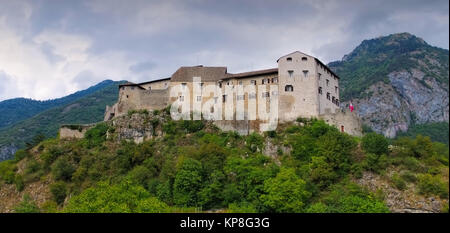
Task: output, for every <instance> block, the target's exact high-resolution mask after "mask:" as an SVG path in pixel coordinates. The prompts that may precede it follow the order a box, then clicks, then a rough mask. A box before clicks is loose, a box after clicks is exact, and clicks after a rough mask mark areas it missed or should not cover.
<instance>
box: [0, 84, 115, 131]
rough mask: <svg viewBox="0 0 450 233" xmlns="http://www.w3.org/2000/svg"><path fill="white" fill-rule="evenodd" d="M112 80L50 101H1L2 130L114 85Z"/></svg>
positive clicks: (0, 125)
mask: <svg viewBox="0 0 450 233" xmlns="http://www.w3.org/2000/svg"><path fill="white" fill-rule="evenodd" d="M113 82H114V81H112V80H110V79H106V80H103V81H102V82H100V83H97V84H95V85H93V86H91V87H89V88H87V89H85V90H81V91H77V92H75V93H72V94H70V95H67V96H64V97H61V98H56V99H48V100H34V99H31V98H23V97H19V98H13V99H7V100H3V101H0V129H2V128H5V127H8V126H10V125H13V124H14V123H16V122H19V121H22V120H25V119H27V118H29V117H32V116H35V115H36V114H38V113H41V112H43V111H45V110H47V109H50V108H53V107H57V106H61V105H65V104H68V103H71V102H73V101H76V100H77V99H79V98H82V97H83V96H86V95H89V94H91V93H93V92H95V91H98V90H100V89H102V88H103V87H106V86H108V85H110V84H111V83H113Z"/></svg>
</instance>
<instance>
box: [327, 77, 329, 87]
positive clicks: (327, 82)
mask: <svg viewBox="0 0 450 233" xmlns="http://www.w3.org/2000/svg"><path fill="white" fill-rule="evenodd" d="M328 84H330V80H328V79H327V87H328Z"/></svg>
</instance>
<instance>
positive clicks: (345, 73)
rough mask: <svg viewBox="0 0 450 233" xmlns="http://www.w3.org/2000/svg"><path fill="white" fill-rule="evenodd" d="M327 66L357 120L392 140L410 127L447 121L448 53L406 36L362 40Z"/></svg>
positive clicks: (414, 37) (395, 35) (344, 101)
mask: <svg viewBox="0 0 450 233" xmlns="http://www.w3.org/2000/svg"><path fill="white" fill-rule="evenodd" d="M329 66H330V68H331V69H333V70H334V71H335V72H336V73H337V74H338V75H339V76H340V77H341V82H340V85H341V99H342V100H343V102H342V105H343V106H346V105H348V103H349V101H350V100H351V101H352V103H353V105H354V106H355V108H356V111H357V113H358V114H359V116H360V117H361V118H362V120H363V122H364V123H365V124H366V125H367V126H369V127H371V128H372V129H373V130H375V131H376V132H378V133H383V134H384V135H386V136H388V137H395V136H396V135H397V132H399V131H407V130H408V128H409V126H411V125H419V127H420V125H421V124H426V123H432V122H448V120H449V102H448V100H449V95H448V91H449V90H448V85H449V51H448V50H445V49H441V48H437V47H433V46H430V45H428V44H427V43H426V42H425V41H424V40H422V39H421V38H418V37H416V36H414V35H411V34H409V33H399V34H392V35H389V36H385V37H379V38H375V39H371V40H364V41H363V42H362V43H361V44H360V45H359V46H358V47H356V48H355V49H354V50H353V51H352V52H351V53H350V54H348V55H345V56H344V57H343V59H342V60H341V61H336V62H331V63H330V64H329Z"/></svg>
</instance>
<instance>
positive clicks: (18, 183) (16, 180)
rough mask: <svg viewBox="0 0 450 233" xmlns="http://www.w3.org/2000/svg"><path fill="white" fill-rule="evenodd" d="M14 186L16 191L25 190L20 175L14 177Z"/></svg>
mask: <svg viewBox="0 0 450 233" xmlns="http://www.w3.org/2000/svg"><path fill="white" fill-rule="evenodd" d="M14 184H15V185H16V189H17V191H19V192H22V191H23V189H24V188H25V184H24V182H23V178H22V176H21V175H16V177H15V178H14Z"/></svg>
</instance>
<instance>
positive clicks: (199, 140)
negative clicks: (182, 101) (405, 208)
mask: <svg viewBox="0 0 450 233" xmlns="http://www.w3.org/2000/svg"><path fill="white" fill-rule="evenodd" d="M135 114H144V115H147V116H148V115H149V113H135ZM160 114H161V113H160ZM162 114H164V113H162ZM124 117H129V118H130V119H131V116H124ZM133 119H134V118H133ZM146 119H147V118H146ZM164 119H165V118H164ZM145 122H147V123H145V124H154V123H153V121H152V120H151V119H147V121H145ZM111 127H112V126H109V128H108V127H107V126H105V124H100V125H98V126H97V127H96V128H94V129H92V130H90V132H89V133H88V135H89V136H87V138H85V139H82V140H73V141H70V140H69V141H67V140H58V139H51V140H48V141H45V142H43V143H41V144H40V145H39V146H37V147H35V148H34V149H33V150H32V151H30V152H29V153H23V152H21V154H20V155H18V156H17V158H18V159H17V161H18V162H13V161H8V162H3V163H0V183H1V182H5V183H7V179H8V177H9V182H10V183H11V182H12V183H13V184H5V185H4V186H3V187H4V188H0V192H8V191H7V190H11V189H12V190H14V183H15V187H16V189H19V190H22V189H23V190H24V191H22V192H21V193H20V195H19V194H17V195H16V196H17V197H16V198H15V201H14V203H17V202H18V200H20V199H21V196H22V195H23V194H25V193H31V192H34V193H36V192H35V191H33V188H32V187H34V186H32V185H33V184H41V183H46V184H45V185H48V183H50V184H55V182H56V181H58V187H63V188H61V189H54V191H51V187H55V185H50V191H48V190H49V188H48V187H47V188H45V190H46V191H45V192H47V196H46V199H45V202H42V199H41V201H40V202H39V203H37V205H36V204H32V206H34V207H36V208H33V209H29V208H28V209H27V208H25V207H26V206H28V207H29V206H30V205H28V204H30V203H25V204H27V205H23V206H24V208H22V209H21V210H20V211H23V212H27V211H32V210H37V209H38V208H37V207H39V208H40V211H44V212H55V211H69V212H78V211H81V212H99V211H105V212H122V211H131V212H139V211H144V212H152V211H157V212H161V211H162V212H184V211H189V212H192V211H199V210H201V209H203V210H208V209H222V211H230V212H385V211H387V207H386V206H385V204H384V203H383V196H384V195H383V194H382V193H378V192H377V193H375V192H369V191H368V190H365V189H364V188H362V187H360V186H359V185H357V184H356V183H354V182H352V180H354V179H358V178H359V177H361V173H362V172H364V171H371V172H376V173H379V174H384V175H383V176H385V177H386V179H387V180H388V183H389V184H392V185H394V187H396V189H401V190H403V189H408V190H409V191H411V190H416V189H419V190H421V191H423V192H424V193H422V194H420V195H419V194H417V195H419V196H421V195H426V196H428V195H432V196H434V197H435V198H439V197H436V195H438V196H439V195H441V198H443V199H446V200H448V149H446V148H445V147H441V146H439V145H436V146H434V145H432V144H431V142H430V141H428V140H427V139H424V138H420V139H417V140H415V141H414V140H409V141H408V139H406V141H405V139H402V140H403V141H399V142H398V144H397V147H394V148H399V149H401V150H398V151H392V152H390V154H389V155H388V156H386V155H383V156H381V157H379V158H377V156H374V155H369V154H367V153H365V152H363V151H362V150H361V149H359V148H360V147H358V146H356V143H357V142H358V141H361V139H358V138H353V137H350V136H347V135H345V134H342V133H340V132H338V131H337V130H336V129H333V127H327V126H326V125H324V123H323V122H322V123H321V122H316V123H313V124H311V125H309V124H308V125H307V126H305V127H299V126H296V125H293V124H290V125H284V126H281V127H279V128H278V130H277V132H276V133H271V134H266V135H265V136H260V135H257V134H252V135H249V136H239V135H237V134H236V133H234V132H221V131H218V130H217V129H214V128H212V129H211V128H203V127H204V126H203V125H202V124H199V122H193V121H184V122H183V121H179V122H173V121H165V122H161V121H160V122H159V126H157V127H158V128H160V129H162V130H163V132H165V135H164V136H163V137H157V138H154V139H152V140H150V141H147V142H145V143H143V144H140V145H136V144H134V143H125V142H122V143H119V142H117V141H115V140H114V137H115V136H114V133H112V138H110V139H106V137H105V133H106V131H107V130H110V132H114V130H113V129H114V128H111ZM202 128H203V129H202ZM267 140H270V141H271V144H272V145H275V146H278V147H279V148H282V147H291V148H292V150H291V151H290V152H289V150H286V151H285V152H284V153H283V150H278V152H277V155H272V157H270V156H265V155H263V153H262V151H263V148H264V145H265V144H266V142H267ZM377 149H378V147H377ZM385 149H386V150H387V148H385ZM14 167H21V168H22V169H21V172H12V173H9V175H8V173H7V171H14ZM388 168H393V169H394V170H395V171H396V173H395V174H394V175H393V176H391V175H390V174H386V170H387V169H388ZM390 170H392V169H390ZM445 171H446V172H447V173H445ZM441 173H442V174H441ZM11 174H12V175H11ZM14 177H15V178H14ZM97 182H103V183H100V185H96V184H98V183H97ZM105 182H106V183H105ZM124 182H125V183H124ZM130 182H131V183H130ZM35 186H39V187H41V185H35ZM411 186H412V187H411ZM275 187H276V188H275ZM417 187H419V188H417ZM274 188H275V189H274ZM61 190H63V191H61ZM133 190H134V191H133ZM445 190H447V191H445ZM411 192H414V191H411ZM14 193H17V192H15V191H14ZM105 193H109V194H108V195H106V199H104V197H105ZM55 195H56V196H55ZM60 195H62V198H61V200H63V199H64V197H65V196H66V195H71V196H72V199H73V200H71V201H69V204H68V205H65V204H62V202H61V204H60V205H56V203H54V201H56V200H57V199H58V198H57V197H58V196H60ZM110 195H111V196H114V197H111V196H110ZM293 195H294V196H293ZM414 195H416V194H414ZM149 197H152V198H153V199H148V198H149ZM141 198H145V199H144V200H141ZM155 198H157V199H155ZM279 198H280V199H279ZM114 200H123V201H124V202H122V201H120V203H115V202H114ZM141 201H144V202H141ZM297 201H301V202H297ZM149 202H151V203H154V204H155V205H157V206H158V208H156V207H155V208H150V209H145V208H143V206H144V207H145V206H147V204H148V203H149ZM161 202H163V203H161ZM8 203H12V201H8ZM8 203H6V204H8ZM52 203H53V204H52ZM444 203H445V202H444ZM0 204H1V203H0ZM22 204H23V203H22ZM117 204H120V205H117ZM123 204H124V205H123ZM0 206H1V205H0ZM167 206H170V208H167ZM118 207H120V208H118ZM141 207H142V208H141ZM147 207H148V206H147ZM117 208H118V209H117ZM447 208H448V207H447Z"/></svg>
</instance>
